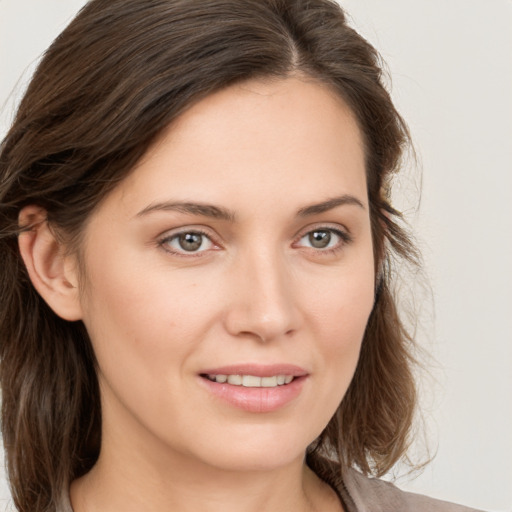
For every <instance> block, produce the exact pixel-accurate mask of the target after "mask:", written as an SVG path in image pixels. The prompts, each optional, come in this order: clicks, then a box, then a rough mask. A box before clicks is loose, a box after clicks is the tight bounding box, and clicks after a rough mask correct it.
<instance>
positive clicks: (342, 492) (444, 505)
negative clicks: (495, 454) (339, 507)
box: [308, 458, 481, 512]
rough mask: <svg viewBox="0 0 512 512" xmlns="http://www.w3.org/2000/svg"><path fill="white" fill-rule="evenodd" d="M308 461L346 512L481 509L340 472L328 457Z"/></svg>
mask: <svg viewBox="0 0 512 512" xmlns="http://www.w3.org/2000/svg"><path fill="white" fill-rule="evenodd" d="M311 462H313V464H311ZM308 464H309V465H310V466H311V467H312V469H313V470H314V471H315V473H317V475H318V476H319V477H320V478H322V479H323V480H324V481H326V482H327V483H328V484H329V485H331V487H332V488H333V489H334V490H335V491H336V492H337V494H338V496H339V498H340V500H341V502H342V503H343V506H344V508H345V512H479V511H477V510H476V509H473V508H468V507H463V506H461V505H455V504H453V503H448V502H446V501H439V500H436V499H433V498H428V497H426V496H422V495H419V494H413V493H410V492H404V491H401V490H400V489H398V488H397V487H395V486H394V485H393V484H392V483H390V482H385V481H384V480H379V479H378V478H368V477H366V476H364V475H362V474H361V473H359V472H358V471H356V470H354V469H346V470H344V471H343V475H339V474H338V471H337V470H336V467H335V466H334V465H333V464H332V463H330V462H329V461H327V460H326V459H319V458H316V460H314V461H311V459H310V460H308ZM480 512H481V511H480Z"/></svg>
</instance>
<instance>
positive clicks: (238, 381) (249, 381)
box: [201, 374, 297, 388]
mask: <svg viewBox="0 0 512 512" xmlns="http://www.w3.org/2000/svg"><path fill="white" fill-rule="evenodd" d="M201 377H203V378H205V379H208V380H210V381H211V382H218V383H219V384H224V383H227V384H231V385H232V386H242V387H244V388H276V387H278V386H285V385H287V384H290V383H291V382H292V381H293V380H294V379H296V378H297V377H295V376H293V375H286V374H279V375H272V376H269V377H259V376H257V375H241V374H229V375H228V374H201Z"/></svg>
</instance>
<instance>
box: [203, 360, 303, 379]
mask: <svg viewBox="0 0 512 512" xmlns="http://www.w3.org/2000/svg"><path fill="white" fill-rule="evenodd" d="M200 374H201V375H254V376H255V377H273V376H274V375H292V376H293V377H302V376H303V375H307V374H308V372H307V371H306V370H305V369H304V368H301V367H300V366H297V365H294V364H257V363H249V364H247V363H244V364H231V365H227V366H219V367H215V368H207V369H205V370H202V371H201V372H200Z"/></svg>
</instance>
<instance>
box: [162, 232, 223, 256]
mask: <svg viewBox="0 0 512 512" xmlns="http://www.w3.org/2000/svg"><path fill="white" fill-rule="evenodd" d="M160 245H161V246H162V247H163V248H164V249H165V250H166V251H168V252H171V253H174V254H187V253H188V254H197V253H201V252H205V251H208V250H209V249H212V248H213V247H214V244H213V242H212V241H211V239H210V238H209V237H208V235H206V234H205V233H202V232H201V231H182V232H181V233H176V234H174V235H172V236H168V237H166V238H164V239H163V240H161V241H160Z"/></svg>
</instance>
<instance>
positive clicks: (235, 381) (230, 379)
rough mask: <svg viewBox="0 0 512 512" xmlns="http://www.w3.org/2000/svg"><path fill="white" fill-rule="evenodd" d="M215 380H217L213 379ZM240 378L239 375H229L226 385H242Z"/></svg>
mask: <svg viewBox="0 0 512 512" xmlns="http://www.w3.org/2000/svg"><path fill="white" fill-rule="evenodd" d="M215 380H217V379H215ZM242 381H243V379H242V376H241V375H229V376H228V384H233V385H235V386H241V385H242Z"/></svg>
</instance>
